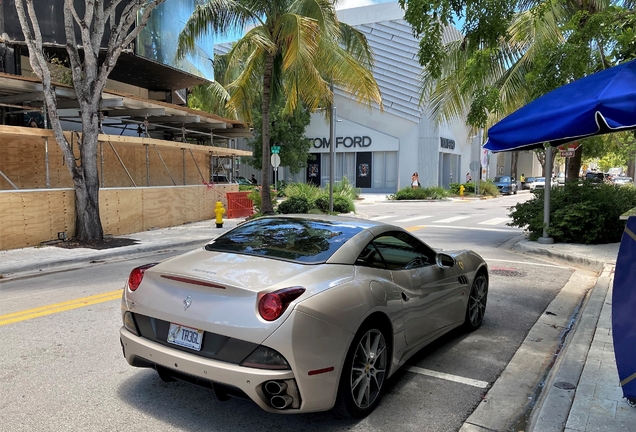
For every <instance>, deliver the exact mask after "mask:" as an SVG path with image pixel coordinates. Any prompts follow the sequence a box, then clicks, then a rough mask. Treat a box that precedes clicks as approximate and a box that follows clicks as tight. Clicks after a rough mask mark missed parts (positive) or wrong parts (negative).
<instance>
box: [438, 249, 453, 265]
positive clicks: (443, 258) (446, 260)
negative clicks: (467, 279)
mask: <svg viewBox="0 0 636 432" xmlns="http://www.w3.org/2000/svg"><path fill="white" fill-rule="evenodd" d="M435 263H437V265H438V267H440V268H443V269H446V268H452V267H453V266H454V265H455V258H453V257H452V256H450V255H448V254H445V253H443V252H439V253H438V254H437V255H435Z"/></svg>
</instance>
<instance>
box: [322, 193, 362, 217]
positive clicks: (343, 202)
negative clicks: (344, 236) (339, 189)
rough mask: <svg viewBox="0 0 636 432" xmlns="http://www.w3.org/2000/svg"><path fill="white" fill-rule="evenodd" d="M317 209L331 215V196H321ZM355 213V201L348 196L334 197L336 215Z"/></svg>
mask: <svg viewBox="0 0 636 432" xmlns="http://www.w3.org/2000/svg"><path fill="white" fill-rule="evenodd" d="M315 208H317V209H318V210H320V211H321V212H323V213H329V195H328V194H324V195H321V196H320V197H319V198H318V199H317V200H316V201H315ZM352 211H355V205H354V204H353V200H352V199H351V198H349V197H347V196H342V195H335V194H334V196H333V212H334V213H349V212H352Z"/></svg>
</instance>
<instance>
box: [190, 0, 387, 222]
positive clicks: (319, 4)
mask: <svg viewBox="0 0 636 432" xmlns="http://www.w3.org/2000/svg"><path fill="white" fill-rule="evenodd" d="M247 26H251V27H250V28H249V30H247V33H246V34H245V35H244V36H243V37H242V38H241V39H240V40H238V41H237V42H236V43H235V44H234V46H233V47H232V49H231V51H230V52H229V53H228V55H227V56H228V70H234V68H236V67H237V65H239V64H241V72H240V74H239V75H238V76H237V77H236V78H235V79H233V80H232V81H231V82H230V83H229V84H228V85H227V87H226V89H227V90H228V93H229V94H230V95H231V97H230V100H229V104H230V105H233V106H235V107H243V109H244V111H245V112H248V109H249V107H251V106H252V102H253V99H252V98H253V96H254V91H253V89H254V86H257V88H258V87H259V83H260V88H261V89H262V106H261V116H262V124H263V127H262V131H261V132H262V133H261V140H262V141H261V143H262V144H261V146H262V149H261V150H262V156H261V158H262V159H267V158H268V157H269V155H270V143H271V124H272V115H271V112H270V110H271V108H272V106H273V105H274V104H273V101H276V100H279V98H280V100H284V101H285V104H284V108H283V112H284V113H285V114H291V113H293V112H295V111H297V110H298V109H300V107H301V106H305V107H306V108H307V109H308V110H310V111H311V112H313V111H315V110H316V109H317V108H319V107H328V106H331V103H332V100H333V94H332V92H331V91H330V89H329V85H330V83H332V84H333V85H335V86H337V87H339V88H340V89H342V90H344V91H345V92H347V93H348V94H351V95H353V98H354V99H356V100H357V101H358V102H360V103H364V104H366V105H367V106H368V107H371V106H372V104H373V103H375V104H377V105H380V106H381V103H382V102H381V96H380V91H379V89H378V86H377V83H376V82H375V79H374V78H373V74H372V72H371V70H370V68H369V65H371V64H372V63H373V56H372V54H371V51H370V49H369V47H368V44H367V41H366V38H365V37H364V35H363V34H362V33H360V32H358V31H356V30H355V29H353V28H351V27H350V26H347V25H346V24H344V23H340V22H339V21H338V19H337V17H336V11H335V3H334V2H333V1H330V0H296V1H291V0H249V1H248V0H202V2H201V3H200V4H199V5H198V6H197V8H196V9H195V11H194V13H193V14H192V15H191V17H190V19H189V20H188V22H187V23H186V25H185V29H184V30H183V32H182V33H181V34H180V35H179V50H178V55H180V56H182V55H185V54H186V53H187V52H190V51H192V50H194V43H195V40H196V39H197V38H198V37H199V36H201V35H203V34H205V33H207V32H208V31H213V32H215V33H216V34H228V33H229V32H231V31H234V30H235V29H236V28H237V27H238V28H247ZM237 109H239V110H240V108H237ZM261 172H262V182H263V184H264V185H267V184H269V178H270V173H269V168H268V166H267V164H263V167H262V171H261ZM262 201H263V202H262V212H263V213H265V214H271V213H273V211H274V210H273V206H272V201H271V192H270V189H269V188H267V187H263V188H262Z"/></svg>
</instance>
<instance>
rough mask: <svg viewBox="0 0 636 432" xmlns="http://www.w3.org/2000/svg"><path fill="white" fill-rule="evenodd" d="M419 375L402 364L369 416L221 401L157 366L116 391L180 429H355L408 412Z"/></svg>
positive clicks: (458, 335) (436, 345)
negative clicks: (167, 377) (165, 376)
mask: <svg viewBox="0 0 636 432" xmlns="http://www.w3.org/2000/svg"><path fill="white" fill-rule="evenodd" d="M465 336H466V333H464V332H462V331H458V330H454V331H451V332H450V333H448V334H447V335H445V336H443V337H442V338H440V339H439V340H437V341H435V342H433V343H432V344H430V345H428V346H427V347H425V348H424V349H422V350H421V351H420V352H418V353H417V354H415V355H414V356H413V357H412V358H411V359H410V360H409V362H408V364H411V365H413V364H416V363H418V362H419V361H421V360H423V359H425V358H426V357H427V356H428V355H429V354H431V353H434V352H436V351H437V350H439V349H445V348H451V347H452V346H454V345H455V344H457V343H459V342H461V340H463V338H464V337H465ZM417 379H419V377H418V376H416V375H415V374H410V373H409V372H407V371H406V370H405V369H404V368H402V369H400V370H398V371H397V372H396V373H395V374H394V375H393V376H392V377H391V378H390V379H389V380H387V381H386V383H385V389H384V396H383V400H382V401H381V402H380V404H379V406H378V407H377V409H376V410H375V411H374V412H373V413H371V415H370V416H369V417H367V418H366V419H346V418H342V417H340V416H338V415H337V414H335V413H334V412H333V411H327V412H320V413H308V414H297V415H279V414H272V413H268V412H266V411H263V410H262V409H261V408H259V407H258V406H257V405H256V404H255V403H254V402H252V401H251V400H246V399H240V398H230V400H228V401H224V402H220V401H218V400H217V398H216V396H215V394H214V391H213V390H211V389H206V388H203V387H198V386H195V385H192V384H189V383H185V382H181V381H175V382H171V383H165V382H163V381H161V379H160V378H159V376H158V375H157V373H156V372H155V371H154V370H153V369H142V370H138V371H136V373H135V374H134V375H133V376H132V377H131V378H129V379H127V380H126V381H124V382H123V383H122V384H121V385H120V386H119V388H118V396H119V398H120V399H121V400H122V401H123V402H125V403H127V404H128V405H129V406H130V407H131V408H132V409H133V410H136V411H141V412H143V414H145V415H148V416H150V417H152V418H154V419H156V420H157V421H158V422H161V423H163V424H171V425H178V428H179V429H180V430H186V431H201V430H209V431H215V430H218V431H227V430H231V431H250V432H251V431H254V430H258V431H269V430H272V431H273V430H277V431H280V430H297V431H324V430H329V431H351V430H356V429H358V428H360V427H362V428H363V429H365V430H375V428H374V427H368V426H371V425H370V424H368V423H369V422H371V423H372V424H375V423H376V421H378V420H379V419H384V420H386V418H387V417H393V416H395V417H397V418H401V417H402V418H403V416H407V415H408V414H409V411H410V409H409V407H408V404H405V403H404V401H402V399H403V397H406V395H407V394H409V389H408V388H409V386H410V383H411V382H412V381H413V380H417ZM430 390H433V389H432V388H431V389H430ZM462 391H463V390H462ZM402 393H405V394H404V395H403V394H402ZM427 393H428V392H427ZM433 395H435V396H433ZM413 396H415V395H410V396H408V397H407V399H411V398H412V397H413ZM417 396H419V397H418V399H419V398H421V402H422V405H421V406H422V408H423V407H424V406H426V404H427V399H426V398H427V397H428V396H427V395H421V394H419V393H418V395H417ZM430 397H434V398H435V399H439V391H434V392H433V393H431V396H430ZM396 410H397V412H396ZM400 411H404V412H403V413H400ZM384 420H383V421H384ZM447 420H448V419H447ZM455 420H456V421H455V422H453V423H457V421H460V418H458V419H455ZM458 424H461V423H458Z"/></svg>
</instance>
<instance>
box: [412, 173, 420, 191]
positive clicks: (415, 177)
mask: <svg viewBox="0 0 636 432" xmlns="http://www.w3.org/2000/svg"><path fill="white" fill-rule="evenodd" d="M411 187H412V188H418V187H420V176H419V174H418V173H417V172H414V173H413V175H412V176H411Z"/></svg>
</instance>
